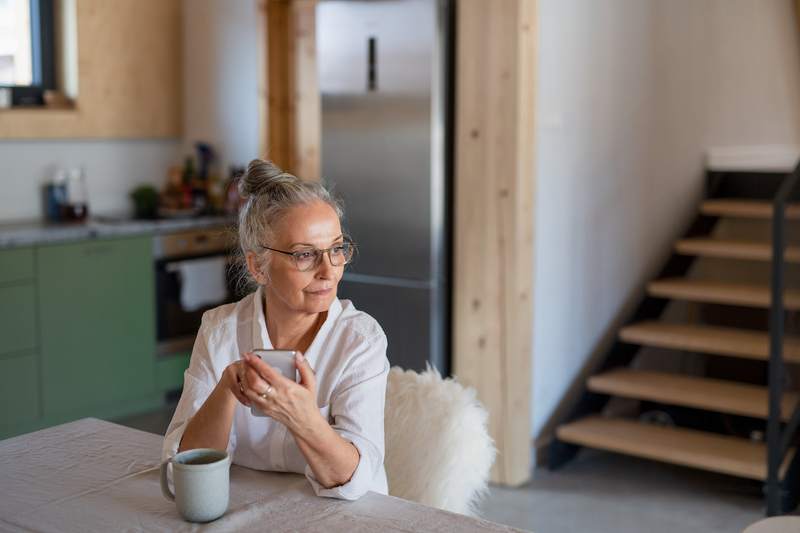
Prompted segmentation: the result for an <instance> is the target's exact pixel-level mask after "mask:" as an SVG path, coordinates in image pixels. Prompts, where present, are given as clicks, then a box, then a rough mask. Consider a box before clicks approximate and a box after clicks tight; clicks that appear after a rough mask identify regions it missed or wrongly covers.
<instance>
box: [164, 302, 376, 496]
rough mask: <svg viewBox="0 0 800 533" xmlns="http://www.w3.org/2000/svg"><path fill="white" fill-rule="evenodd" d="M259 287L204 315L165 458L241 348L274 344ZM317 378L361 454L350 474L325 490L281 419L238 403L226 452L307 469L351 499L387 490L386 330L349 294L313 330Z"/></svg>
mask: <svg viewBox="0 0 800 533" xmlns="http://www.w3.org/2000/svg"><path fill="white" fill-rule="evenodd" d="M263 301H264V296H263V291H262V290H261V289H260V288H259V289H258V290H257V291H256V292H255V293H252V294H250V295H248V296H246V297H244V298H242V299H241V300H240V301H239V302H236V303H232V304H227V305H222V306H220V307H217V308H215V309H211V310H210V311H207V312H206V313H204V314H203V320H202V324H201V325H200V330H199V331H198V333H197V339H196V340H195V343H194V349H193V350H192V358H191V361H190V363H189V368H188V369H187V370H186V372H185V373H184V382H183V394H182V395H181V399H180V401H179V402H178V406H177V408H176V410H175V414H174V415H173V417H172V421H171V422H170V425H169V428H167V434H166V436H165V437H164V448H163V453H162V455H163V459H166V458H168V457H171V456H173V455H175V454H176V453H177V451H178V445H179V444H180V441H181V437H182V436H183V432H184V431H185V429H186V424H187V422H188V421H189V419H190V418H191V417H192V416H193V415H194V414H195V413H196V412H197V411H198V410H199V409H200V407H202V405H203V403H204V402H205V401H206V399H207V398H208V396H209V395H210V394H211V391H212V390H213V389H214V387H215V386H216V385H217V383H218V382H219V380H220V378H221V377H222V372H223V371H224V370H225V368H226V367H227V366H228V365H230V364H231V363H233V362H235V361H238V360H239V359H240V358H241V354H243V353H245V352H248V351H250V350H253V349H256V348H265V349H271V348H272V343H271V342H270V339H269V335H268V333H267V322H266V318H265V316H264V305H263ZM304 355H305V357H306V359H308V362H309V363H310V364H311V367H312V368H313V369H314V370H315V373H316V378H317V405H318V406H319V409H320V412H321V413H322V415H323V416H324V417H325V418H326V419H327V420H328V422H329V423H330V424H331V426H332V427H333V429H334V430H336V432H337V433H339V435H341V437H342V438H344V439H345V440H348V441H350V442H352V443H353V444H354V445H355V447H356V448H358V451H359V453H360V454H361V458H360V460H359V462H358V466H357V467H356V470H355V472H354V473H353V476H352V477H351V479H350V481H348V482H347V483H345V484H344V485H340V486H338V487H333V488H330V489H326V488H324V487H322V486H321V485H320V484H319V483H318V482H317V480H316V478H315V477H314V474H313V472H312V471H311V468H310V467H309V466H308V463H307V462H306V460H305V458H304V457H303V454H302V453H301V452H300V449H299V448H298V446H297V444H296V442H295V440H294V437H292V435H291V433H289V431H288V430H287V429H286V426H284V425H283V424H281V423H280V422H277V421H275V420H273V419H272V418H269V417H256V416H253V415H252V414H251V413H250V408H248V407H245V406H243V405H241V404H237V406H236V412H235V414H234V416H233V425H232V426H231V434H230V440H229V441H228V453H229V454H230V455H231V458H232V460H233V462H234V463H236V464H239V465H242V466H246V467H248V468H255V469H258V470H272V471H278V472H297V473H300V474H305V476H306V478H308V480H309V481H310V482H311V485H312V487H313V488H314V492H316V494H317V495H318V496H327V497H331V498H343V499H348V500H353V499H356V498H359V497H360V496H362V495H363V494H364V493H366V492H367V491H369V490H371V491H374V492H378V493H381V494H387V492H388V490H387V483H386V471H385V469H384V467H383V454H384V444H383V417H384V413H383V408H384V403H385V399H386V378H387V375H388V373H389V361H388V360H387V358H386V335H385V334H384V333H383V330H382V329H381V327H380V325H378V323H377V322H376V321H375V319H373V318H372V317H371V316H369V315H368V314H366V313H364V312H362V311H359V310H357V309H356V308H355V307H354V306H353V304H352V303H351V302H350V301H349V300H341V301H340V300H339V299H335V300H334V301H333V303H332V304H331V306H330V308H329V309H328V316H327V318H326V319H325V322H324V323H323V324H322V327H321V328H320V329H319V331H318V332H317V336H316V337H315V338H314V341H313V342H312V343H311V346H309V348H308V350H307V351H306V353H305V354H304Z"/></svg>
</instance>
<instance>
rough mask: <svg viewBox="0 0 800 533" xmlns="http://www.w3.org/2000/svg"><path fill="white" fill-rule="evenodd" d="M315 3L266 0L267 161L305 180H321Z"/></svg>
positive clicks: (264, 127)
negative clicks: (269, 160)
mask: <svg viewBox="0 0 800 533" xmlns="http://www.w3.org/2000/svg"><path fill="white" fill-rule="evenodd" d="M316 7H317V1H316V0H266V2H265V3H264V4H262V10H263V13H264V16H265V19H266V22H265V23H264V25H263V27H264V28H265V34H266V35H265V42H266V53H265V54H264V56H265V58H266V63H267V67H266V70H265V72H266V79H265V82H264V85H265V92H264V94H263V95H262V101H263V100H266V105H265V106H264V105H262V108H266V113H262V115H261V116H262V120H263V121H264V124H262V127H261V131H262V135H265V138H262V141H261V146H262V153H263V155H264V157H266V158H268V159H271V160H272V161H274V162H275V163H276V164H277V165H278V166H280V167H282V168H283V169H285V170H287V171H289V172H292V173H294V174H296V175H297V176H299V177H301V178H303V179H319V177H320V149H319V148H320V130H321V111H320V107H321V106H320V93H319V82H318V78H317V61H316V56H317V54H316V37H315V36H316V31H315V25H316Z"/></svg>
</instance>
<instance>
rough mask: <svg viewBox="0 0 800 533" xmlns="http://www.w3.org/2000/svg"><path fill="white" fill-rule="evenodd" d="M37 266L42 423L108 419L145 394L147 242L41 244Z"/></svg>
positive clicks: (149, 383) (149, 337)
mask: <svg viewBox="0 0 800 533" xmlns="http://www.w3.org/2000/svg"><path fill="white" fill-rule="evenodd" d="M36 264H37V281H38V284H39V291H38V293H39V317H40V332H41V339H40V342H41V344H40V350H41V361H42V404H43V405H42V407H43V411H44V416H45V418H47V419H50V420H55V419H68V418H76V417H83V416H108V413H113V412H115V411H120V412H121V411H124V410H125V406H126V404H127V405H133V404H135V403H137V401H141V400H142V398H145V397H147V396H148V395H149V396H150V397H152V396H153V394H154V393H155V391H156V384H155V367H154V361H155V350H156V347H155V343H156V340H155V337H156V332H155V301H154V300H155V294H154V291H155V289H154V274H153V260H152V246H151V239H150V238H149V237H137V238H126V239H115V240H96V241H88V242H79V243H73V244H59V245H53V246H42V247H40V248H38V249H37V262H36ZM115 406H118V407H119V409H116V408H115Z"/></svg>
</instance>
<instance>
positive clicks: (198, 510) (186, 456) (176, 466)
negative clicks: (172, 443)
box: [161, 448, 231, 522]
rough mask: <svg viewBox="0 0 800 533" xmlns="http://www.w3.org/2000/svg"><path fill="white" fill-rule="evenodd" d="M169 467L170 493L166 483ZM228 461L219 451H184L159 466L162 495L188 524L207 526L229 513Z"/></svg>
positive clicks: (201, 449) (226, 456) (229, 459)
mask: <svg viewBox="0 0 800 533" xmlns="http://www.w3.org/2000/svg"><path fill="white" fill-rule="evenodd" d="M170 464H171V465H172V482H173V485H175V492H174V493H173V492H172V491H171V490H170V488H169V483H168V481H167V468H168V467H169V465H170ZM230 467H231V458H230V456H229V455H228V454H227V453H225V452H224V451H222V450H214V449H211V448H197V449H195V450H186V451H185V452H181V453H179V454H177V455H175V456H174V457H172V458H170V459H167V460H166V461H164V462H163V463H161V492H163V493H164V497H165V498H167V499H168V500H172V501H174V502H175V503H176V505H177V506H178V512H179V513H180V514H181V516H183V517H184V518H185V519H186V520H188V521H190V522H210V521H211V520H216V519H217V518H219V517H220V516H222V515H223V514H225V511H227V510H228V495H229V488H230Z"/></svg>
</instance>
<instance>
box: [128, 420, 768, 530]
mask: <svg viewBox="0 0 800 533" xmlns="http://www.w3.org/2000/svg"><path fill="white" fill-rule="evenodd" d="M173 409H174V406H170V407H168V408H165V409H163V410H161V411H156V412H154V413H148V414H145V415H140V416H134V417H128V418H125V419H122V420H116V421H115V422H117V423H120V424H123V425H127V426H130V427H135V428H137V429H142V430H144V431H150V432H152V433H158V434H162V435H163V434H164V432H165V431H166V428H167V425H168V424H169V421H170V419H171V418H172V411H173ZM481 509H482V513H483V514H482V515H483V517H484V518H486V519H488V520H492V521H494V522H498V523H501V524H507V525H510V526H513V527H518V528H522V529H528V530H531V531H534V532H536V533H559V532H573V531H580V532H592V533H605V532H608V533H641V532H646V533H661V532H664V533H667V532H669V533H674V532H678V531H680V532H681V533H691V532H698V533H700V532H702V533H715V532H725V533H732V532H740V531H742V530H743V529H744V528H745V527H746V526H748V525H750V524H752V523H754V522H757V521H758V520H760V519H762V518H763V517H764V509H763V499H762V497H761V485H760V484H758V483H755V482H750V481H747V480H741V479H738V478H733V477H729V476H723V475H717V474H711V473H706V472H700V471H697V470H692V469H689V468H682V467H676V466H671V465H665V464H660V463H655V462H651V461H644V460H640V459H635V458H629V457H623V456H619V455H614V454H608V453H603V452H597V451H593V450H584V451H582V452H581V453H580V455H578V457H577V458H576V459H575V460H573V461H572V462H570V463H569V464H567V465H566V466H564V467H563V468H562V469H560V470H558V471H556V472H550V471H547V470H546V469H538V470H537V471H536V473H535V475H534V479H533V480H532V481H531V482H530V483H528V484H527V485H525V486H523V487H520V488H517V489H508V488H503V487H492V489H491V492H490V494H489V496H488V497H487V498H486V500H485V501H484V502H483V503H482V506H481Z"/></svg>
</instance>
